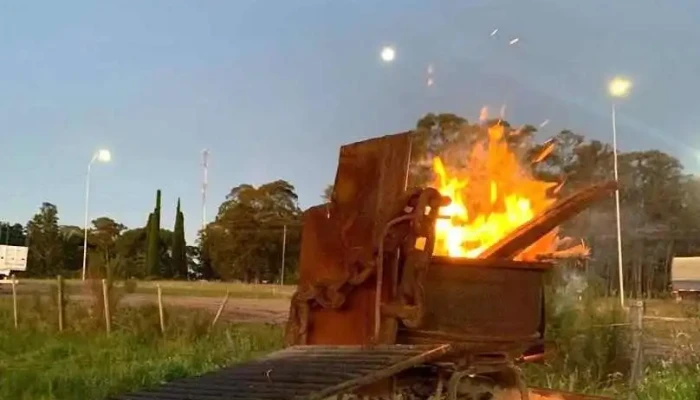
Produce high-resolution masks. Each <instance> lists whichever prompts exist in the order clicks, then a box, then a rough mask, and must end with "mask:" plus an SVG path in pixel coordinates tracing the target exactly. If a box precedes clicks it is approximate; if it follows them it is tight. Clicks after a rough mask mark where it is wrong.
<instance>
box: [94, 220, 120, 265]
mask: <svg viewBox="0 0 700 400" xmlns="http://www.w3.org/2000/svg"><path fill="white" fill-rule="evenodd" d="M92 225H93V227H94V228H93V229H92V231H91V232H90V233H89V234H88V244H89V245H90V247H91V248H92V250H91V251H90V253H91V256H92V257H91V260H90V270H91V273H92V274H93V275H94V276H105V277H108V278H111V277H113V276H122V275H123V272H122V271H121V268H122V267H123V263H124V261H125V260H124V259H123V258H122V257H120V256H119V253H118V252H117V241H118V240H119V236H120V235H121V233H122V232H123V231H124V230H125V229H126V227H125V226H124V225H122V224H120V223H118V222H116V221H114V220H113V219H111V218H108V217H100V218H97V219H95V220H93V221H92Z"/></svg>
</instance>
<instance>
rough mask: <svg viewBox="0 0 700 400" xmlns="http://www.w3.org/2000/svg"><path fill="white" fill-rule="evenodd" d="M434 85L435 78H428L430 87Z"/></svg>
mask: <svg viewBox="0 0 700 400" xmlns="http://www.w3.org/2000/svg"><path fill="white" fill-rule="evenodd" d="M433 83H435V81H433V78H428V82H427V84H428V86H433Z"/></svg>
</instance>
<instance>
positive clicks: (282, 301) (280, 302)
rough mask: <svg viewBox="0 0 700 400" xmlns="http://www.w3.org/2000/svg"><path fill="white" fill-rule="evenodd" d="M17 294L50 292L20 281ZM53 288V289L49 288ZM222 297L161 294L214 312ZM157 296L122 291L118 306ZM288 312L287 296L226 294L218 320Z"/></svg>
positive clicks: (175, 303)
mask: <svg viewBox="0 0 700 400" xmlns="http://www.w3.org/2000/svg"><path fill="white" fill-rule="evenodd" d="M16 290H17V295H18V296H32V295H36V294H38V295H40V296H46V295H49V294H50V293H51V290H52V288H51V286H50V285H49V284H43V283H32V284H26V283H25V284H21V285H18V286H17V289H16ZM53 290H55V289H53ZM11 295H12V289H11V286H10V285H9V284H1V285H0V296H3V297H6V296H11ZM68 296H69V297H70V300H71V301H90V300H91V295H90V294H89V293H85V290H84V289H83V288H80V289H78V290H77V292H76V293H69V294H68ZM221 301H222V299H221V298H219V297H212V296H188V295H168V294H163V304H164V306H165V307H166V308H167V307H174V308H189V309H198V310H203V311H207V312H211V313H216V311H217V310H218V308H219V306H220V304H221ZM157 303H158V297H157V295H155V294H143V293H130V294H128V293H126V294H123V297H122V298H121V299H120V301H119V306H120V307H124V306H130V307H138V306H143V305H155V304H157ZM288 312H289V298H263V299H250V298H237V297H233V296H232V297H230V298H229V300H228V302H227V304H226V308H225V309H224V312H223V313H222V315H221V320H222V321H228V322H255V323H268V324H284V323H285V322H286V321H287V313H288Z"/></svg>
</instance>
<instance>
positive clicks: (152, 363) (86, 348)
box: [0, 299, 282, 400]
mask: <svg viewBox="0 0 700 400" xmlns="http://www.w3.org/2000/svg"><path fill="white" fill-rule="evenodd" d="M20 307H21V309H22V310H23V314H22V316H23V318H22V320H21V321H20V327H19V329H18V330H16V329H15V328H14V325H13V318H12V309H11V304H10V301H8V300H7V299H2V300H0V399H3V400H15V399H16V400H20V399H21V400H30V399H31V400H48V399H76V400H78V399H80V400H83V399H103V398H105V397H106V396H108V395H110V394H116V393H120V392H124V391H128V390H133V389H139V388H143V387H148V386H151V385H155V384H158V383H160V382H163V381H168V380H172V379H176V378H180V377H185V376H191V375H196V374H200V373H203V372H206V371H210V370H213V369H216V368H219V367H222V366H224V365H229V364H231V363H234V362H239V361H244V360H247V359H250V358H251V357H255V356H257V355H260V354H264V353H267V352H269V351H272V350H274V349H277V348H279V347H280V346H281V343H282V332H281V328H280V327H274V326H267V325H230V326H220V327H217V328H216V329H214V330H213V331H212V332H209V326H210V322H211V315H209V314H200V313H196V312H192V311H187V310H176V312H171V313H169V315H167V319H168V324H167V326H168V330H167V331H166V334H165V335H161V333H160V328H159V319H158V311H157V309H155V308H152V307H144V308H140V309H132V310H120V312H119V313H116V315H115V317H114V323H113V331H112V334H111V335H110V336H107V335H106V334H105V332H104V328H103V325H102V324H103V323H102V321H103V320H102V316H101V315H100V312H99V310H92V309H88V310H85V311H80V310H78V309H76V308H73V307H68V310H67V316H66V317H67V318H66V320H67V325H68V327H67V329H66V330H65V331H64V332H63V333H59V332H57V328H56V325H57V324H56V310H55V309H53V308H52V307H51V306H50V305H49V304H46V303H42V302H41V301H40V300H38V299H28V300H23V301H22V304H21V305H20ZM91 314H92V315H91Z"/></svg>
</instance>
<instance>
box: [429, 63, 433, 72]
mask: <svg viewBox="0 0 700 400" xmlns="http://www.w3.org/2000/svg"><path fill="white" fill-rule="evenodd" d="M432 73H433V64H428V74H429V75H432Z"/></svg>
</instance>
